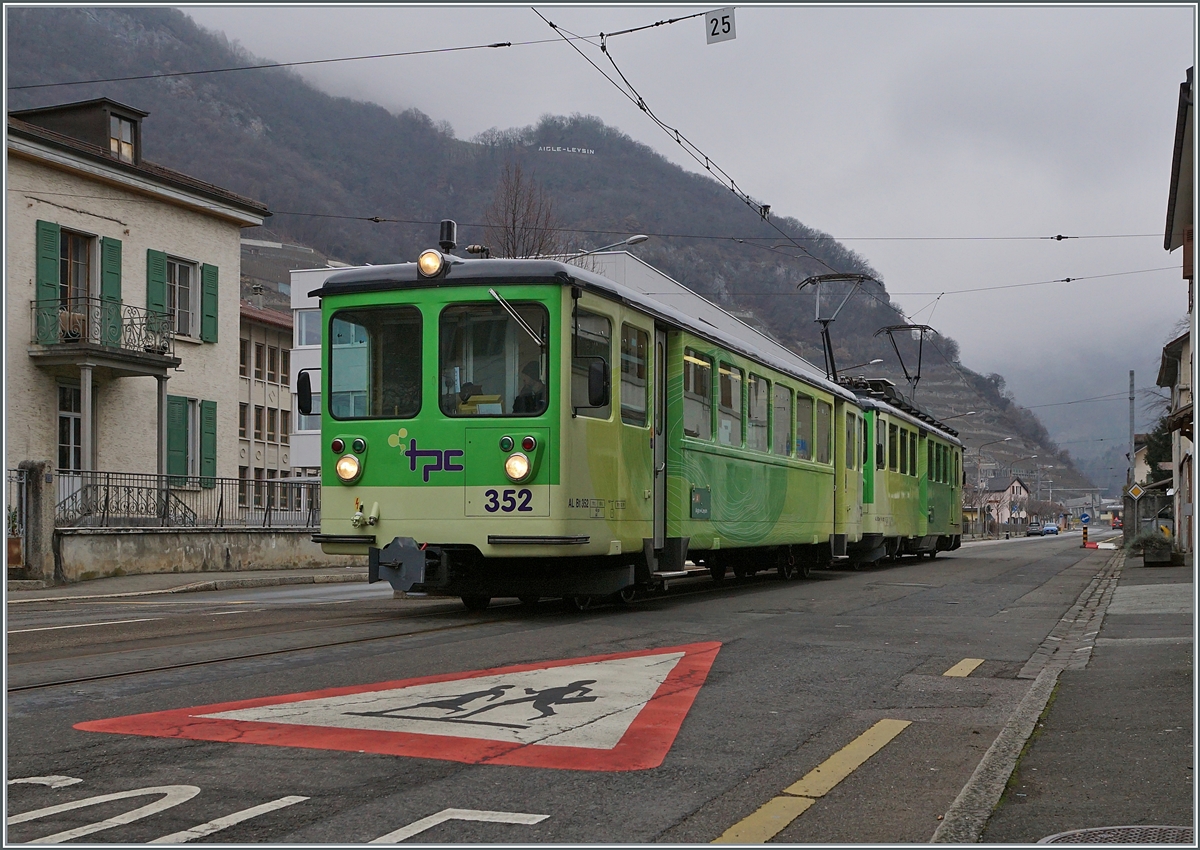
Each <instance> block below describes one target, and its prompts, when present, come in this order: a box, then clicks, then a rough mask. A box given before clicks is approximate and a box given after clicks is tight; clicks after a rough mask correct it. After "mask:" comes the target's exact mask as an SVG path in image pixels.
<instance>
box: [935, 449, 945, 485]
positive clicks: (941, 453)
mask: <svg viewBox="0 0 1200 850" xmlns="http://www.w3.org/2000/svg"><path fill="white" fill-rule="evenodd" d="M935 472H936V474H937V480H938V483H939V484H945V483H946V447H945V446H943V445H942V444H941V443H938V444H937V469H936V470H935Z"/></svg>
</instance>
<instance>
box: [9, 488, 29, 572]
mask: <svg viewBox="0 0 1200 850" xmlns="http://www.w3.org/2000/svg"><path fill="white" fill-rule="evenodd" d="M27 505H28V497H27V495H26V490H25V470H23V469H10V470H8V498H7V500H6V501H5V503H4V510H5V523H4V524H5V527H6V528H7V530H8V553H7V563H8V566H10V567H18V566H21V565H23V564H24V563H25V527H26V524H25V522H26V512H27V510H28V508H27Z"/></svg>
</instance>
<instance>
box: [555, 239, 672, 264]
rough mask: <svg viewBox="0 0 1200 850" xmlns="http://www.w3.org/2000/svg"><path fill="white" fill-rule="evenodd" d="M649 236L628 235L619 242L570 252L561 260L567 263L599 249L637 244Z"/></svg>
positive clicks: (597, 251) (605, 249)
mask: <svg viewBox="0 0 1200 850" xmlns="http://www.w3.org/2000/svg"><path fill="white" fill-rule="evenodd" d="M649 238H650V237H649V236H646V235H645V234H643V233H639V234H638V235H637V236H630V237H629V238H628V239H622V240H621V241H620V242H614V243H612V244H611V245H605V246H604V247H602V248H591V249H589V250H587V251H580V252H579V253H578V254H572V255H571V256H569V257H567V258H566V259H564V260H563V262H564V263H569V262H571V260H578V259H579V258H580V257H586V256H587V255H588V254H597V253H599V252H600V251H607V250H608V249H609V248H620V247H621V246H622V245H639V244H641V243H642V242H645V241H646V240H647V239H649Z"/></svg>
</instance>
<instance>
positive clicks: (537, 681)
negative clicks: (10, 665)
mask: <svg viewBox="0 0 1200 850" xmlns="http://www.w3.org/2000/svg"><path fill="white" fill-rule="evenodd" d="M720 647H721V644H720V643H718V642H708V643H695V644H688V645H685V646H673V647H666V648H662V649H650V650H641V651H636V652H620V653H615V654H611V655H596V656H589V657H586V658H572V659H566V660H562V661H544V662H538V663H533V664H521V665H516V666H512V667H501V668H494V669H489V670H474V671H469V672H465V673H449V674H441V675H435V676H424V677H421V678H416V679H402V680H399V681H392V682H377V683H375V684H370V685H357V686H353V687H345V688H329V689H325V690H320V691H310V692H307V693H298V694H286V695H283V696H274V697H263V698H260V699H250V700H241V701H238V702H229V703H218V704H214V705H203V706H196V707H194V708H184V709H173V710H169V711H157V712H152V713H149V714H134V715H129V716H127V717H114V718H111V719H108V720H92V721H87V722H84V723H77V724H75V728H76V729H81V730H84V731H89V732H115V733H119V734H125V735H147V736H152V737H159V738H186V739H189V740H198V741H222V742H229V743H250V744H267V745H272V746H281V747H305V748H309V749H322V750H349V751H353V752H367V753H378V754H383V755H399V756H411V757H416V758H433V759H444V760H448V761H459V762H466V763H468V764H504V765H519V766H525V767H543V768H557V769H564V770H599V771H623V770H644V769H647V768H652V767H658V766H659V765H660V764H662V762H663V759H664V758H665V757H666V755H667V752H668V750H670V748H671V745H672V744H673V743H674V741H675V736H676V734H677V733H678V732H679V727H680V726H681V725H682V724H683V719H684V717H685V716H686V715H687V712H688V710H689V709H690V708H691V706H692V702H693V700H695V697H696V694H697V692H698V691H699V690H700V687H701V685H703V684H704V680H705V678H706V677H707V676H708V671H709V668H711V667H712V664H713V661H714V660H715V659H716V656H717V651H718V650H719V649H720Z"/></svg>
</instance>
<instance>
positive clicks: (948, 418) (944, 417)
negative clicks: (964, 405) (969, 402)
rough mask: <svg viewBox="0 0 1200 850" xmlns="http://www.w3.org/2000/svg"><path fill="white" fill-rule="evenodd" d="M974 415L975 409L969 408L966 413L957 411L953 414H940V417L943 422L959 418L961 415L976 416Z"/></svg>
mask: <svg viewBox="0 0 1200 850" xmlns="http://www.w3.org/2000/svg"><path fill="white" fill-rule="evenodd" d="M974 415H975V411H974V410H968V411H967V412H966V413H956V414H954V415H953V416H940V417H938V418H939V420H940V421H942V422H949V421H950V420H951V419H958V418H959V417H960V416H974Z"/></svg>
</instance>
